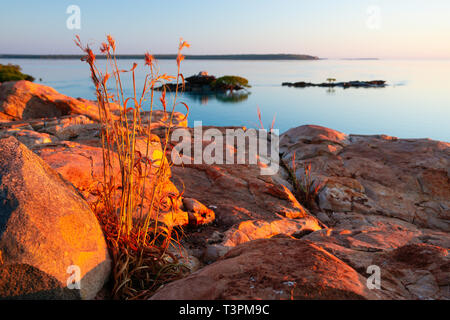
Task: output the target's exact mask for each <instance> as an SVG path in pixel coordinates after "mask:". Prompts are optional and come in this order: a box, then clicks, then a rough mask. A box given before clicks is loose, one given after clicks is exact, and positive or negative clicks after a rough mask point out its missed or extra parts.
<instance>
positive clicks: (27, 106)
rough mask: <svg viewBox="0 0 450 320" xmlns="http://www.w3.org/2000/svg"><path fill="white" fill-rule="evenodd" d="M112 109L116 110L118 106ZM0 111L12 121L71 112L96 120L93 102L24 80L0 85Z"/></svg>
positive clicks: (95, 106) (56, 115)
mask: <svg viewBox="0 0 450 320" xmlns="http://www.w3.org/2000/svg"><path fill="white" fill-rule="evenodd" d="M113 108H114V109H117V106H115V107H114V106H113ZM0 112H1V113H3V114H5V115H7V116H8V117H10V118H11V119H13V120H21V119H24V120H25V119H35V118H52V117H61V116H65V115H70V114H81V115H85V116H87V117H89V118H90V119H94V120H98V119H99V117H98V107H97V104H96V103H95V102H92V101H89V100H85V99H81V98H79V99H75V98H72V97H68V96H65V95H63V94H61V93H59V92H57V91H56V90H55V89H53V88H51V87H48V86H44V85H42V84H37V83H33V82H30V81H25V80H21V81H10V82H5V83H3V84H2V85H1V86H0Z"/></svg>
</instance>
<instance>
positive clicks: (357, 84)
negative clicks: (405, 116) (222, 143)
mask: <svg viewBox="0 0 450 320" xmlns="http://www.w3.org/2000/svg"><path fill="white" fill-rule="evenodd" d="M282 86H287V87H295V88H306V87H326V88H334V87H341V88H344V89H347V88H384V87H386V86H387V84H386V81H384V80H371V81H359V80H357V81H345V82H336V79H332V78H329V79H327V82H322V83H311V82H304V81H299V82H283V83H282Z"/></svg>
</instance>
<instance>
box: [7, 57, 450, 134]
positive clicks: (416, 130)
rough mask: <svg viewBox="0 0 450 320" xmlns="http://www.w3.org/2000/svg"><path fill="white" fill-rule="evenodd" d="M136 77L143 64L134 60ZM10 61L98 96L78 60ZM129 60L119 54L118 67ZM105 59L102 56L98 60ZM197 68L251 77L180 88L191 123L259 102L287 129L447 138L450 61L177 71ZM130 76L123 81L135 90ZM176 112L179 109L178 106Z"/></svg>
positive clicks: (222, 119) (245, 119)
mask: <svg viewBox="0 0 450 320" xmlns="http://www.w3.org/2000/svg"><path fill="white" fill-rule="evenodd" d="M137 62H138V63H139V64H140V67H139V68H138V69H137V73H138V74H137V80H138V83H143V80H144V77H145V69H144V67H143V66H142V62H139V61H137ZM0 63H2V64H4V63H15V64H19V65H21V66H22V69H23V71H24V72H25V73H28V74H31V75H33V76H34V77H35V78H36V79H37V80H36V81H37V82H39V78H42V83H43V84H46V85H49V86H52V87H54V88H55V89H57V90H58V91H60V92H61V93H64V94H67V95H70V96H73V97H83V98H87V99H95V95H94V88H93V85H92V83H91V80H90V78H89V70H88V67H87V65H86V64H85V63H83V62H81V61H79V60H32V59H30V60H28V59H17V60H16V59H0ZM132 63H133V61H130V60H120V67H121V68H129V67H131V65H132ZM100 65H104V61H100ZM159 68H160V71H161V72H163V73H169V74H174V73H175V72H176V64H175V61H170V60H161V61H159ZM199 71H208V72H209V73H210V74H213V75H216V76H222V75H239V76H243V77H245V78H247V79H249V82H250V84H251V85H252V88H251V89H250V90H249V92H248V94H241V95H238V96H229V95H210V96H204V95H203V96H202V95H198V94H197V95H193V94H189V93H185V94H183V95H182V97H181V101H184V102H186V103H187V104H188V105H189V107H190V115H189V123H190V125H192V124H193V122H194V121H200V120H201V121H202V122H203V124H204V125H235V126H241V125H242V126H247V127H252V126H253V127H255V126H257V123H258V115H257V107H259V108H260V109H261V113H262V118H263V122H264V125H265V126H266V127H270V124H271V122H272V120H273V118H274V117H276V120H275V128H277V129H279V130H280V132H284V131H286V130H288V129H289V128H292V127H296V126H299V125H303V124H316V125H322V126H326V127H329V128H332V129H336V130H339V131H342V132H345V133H356V134H381V133H383V134H388V135H393V136H397V137H401V138H431V139H436V140H443V141H447V142H448V141H450V81H449V74H450V61H449V60H439V61H423V60H421V61H418V60H417V61H416V60H373V61H361V60H359V61H358V60H353V61H346V60H319V61H221V60H203V61H199V60H195V61H192V60H186V61H184V62H183V67H182V72H183V74H184V75H185V76H186V77H187V76H190V75H192V74H196V73H198V72H199ZM130 77H131V75H130V76H129V77H128V78H127V79H126V80H125V81H124V83H125V89H126V92H127V93H128V94H130V95H131V93H132V83H131V78H130ZM329 77H332V78H336V79H337V81H348V80H378V79H380V80H386V81H387V82H388V84H389V86H388V87H387V88H381V89H354V88H349V89H342V88H335V89H334V90H329V89H327V88H288V87H282V86H281V83H282V82H285V81H291V82H294V81H311V82H324V81H325V80H326V79H327V78H329ZM178 110H179V111H184V108H183V107H181V106H180V108H179V109H178Z"/></svg>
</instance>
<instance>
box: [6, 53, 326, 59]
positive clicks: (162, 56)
mask: <svg viewBox="0 0 450 320" xmlns="http://www.w3.org/2000/svg"><path fill="white" fill-rule="evenodd" d="M83 56H84V55H83V54H0V59H80V58H82V57H83ZM96 57H97V58H98V59H106V55H96ZM116 57H117V58H118V59H144V57H145V55H144V54H117V55H116ZM153 57H155V58H156V59H160V60H172V59H176V57H177V55H176V54H154V55H153ZM184 57H185V59H192V60H196V59H197V60H200V59H202V60H208V59H212V60H219V59H220V60H320V59H322V58H319V57H317V56H312V55H307V54H291V53H269V54H191V55H184Z"/></svg>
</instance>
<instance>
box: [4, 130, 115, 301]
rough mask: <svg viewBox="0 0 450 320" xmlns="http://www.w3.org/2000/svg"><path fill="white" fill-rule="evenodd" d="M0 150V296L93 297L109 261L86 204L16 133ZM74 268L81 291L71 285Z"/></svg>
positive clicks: (16, 297)
mask: <svg viewBox="0 0 450 320" xmlns="http://www.w3.org/2000/svg"><path fill="white" fill-rule="evenodd" d="M0 154H1V155H2V156H1V158H0V201H1V206H0V252H1V257H2V263H1V264H0V270H1V271H0V273H1V274H2V277H0V297H2V298H13V299H21V298H23V299H27V298H33V299H39V298H43V299H77V298H82V299H92V298H94V297H95V295H96V294H97V292H98V291H99V290H100V289H101V288H102V287H103V285H104V283H105V282H106V280H107V278H108V277H109V273H110V270H111V261H110V257H109V254H108V250H107V246H106V243H105V239H104V237H103V233H102V230H101V228H100V226H99V224H98V222H97V219H96V217H95V215H94V214H93V212H92V211H91V209H90V208H89V206H88V204H87V203H86V202H85V201H84V200H83V199H82V197H81V196H80V194H79V193H78V192H77V191H76V190H75V189H74V188H73V186H71V185H70V184H69V183H67V182H66V181H65V180H64V179H62V178H61V176H60V175H59V174H58V173H56V172H55V171H54V170H53V169H51V168H50V167H49V166H48V165H47V164H46V163H45V162H44V161H43V160H42V159H40V158H39V157H38V156H37V155H35V154H34V153H33V152H32V151H30V150H29V149H27V148H26V147H25V146H24V145H23V144H21V143H19V142H18V141H17V140H16V139H15V138H13V137H9V138H5V139H1V140H0ZM71 270H72V271H71ZM76 270H78V271H79V279H80V281H81V282H80V290H78V289H77V288H76V287H75V288H74V289H69V288H67V283H68V279H69V277H70V276H71V274H70V273H68V271H69V272H75V278H74V279H77V275H78V273H77V272H78V271H76Z"/></svg>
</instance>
